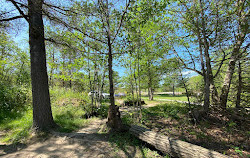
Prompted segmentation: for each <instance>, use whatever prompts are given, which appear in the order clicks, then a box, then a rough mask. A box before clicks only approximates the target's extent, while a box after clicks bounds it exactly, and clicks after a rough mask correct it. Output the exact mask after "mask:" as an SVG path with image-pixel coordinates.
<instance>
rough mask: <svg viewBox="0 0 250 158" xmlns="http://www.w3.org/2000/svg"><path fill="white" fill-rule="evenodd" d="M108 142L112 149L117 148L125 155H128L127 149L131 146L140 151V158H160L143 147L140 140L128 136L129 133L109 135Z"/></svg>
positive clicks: (157, 154)
mask: <svg viewBox="0 0 250 158" xmlns="http://www.w3.org/2000/svg"><path fill="white" fill-rule="evenodd" d="M109 142H110V143H111V145H112V146H113V147H115V148H119V149H121V150H123V151H124V152H125V153H129V152H128V150H129V148H128V147H130V146H133V147H136V148H139V149H140V150H141V153H140V154H141V155H140V157H145V158H152V157H158V156H160V155H159V153H157V152H156V151H153V150H151V149H150V148H148V147H147V146H145V145H144V143H143V142H142V141H141V140H139V139H138V138H136V137H135V136H133V135H131V134H129V132H123V133H111V134H110V136H109Z"/></svg>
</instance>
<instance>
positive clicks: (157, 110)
mask: <svg viewBox="0 0 250 158" xmlns="http://www.w3.org/2000/svg"><path fill="white" fill-rule="evenodd" d="M187 112H188V108H187V106H186V105H185V104H181V103H166V104H160V105H157V106H154V107H150V108H147V109H143V110H142V116H143V117H142V120H143V121H147V120H148V119H149V118H150V117H164V118H169V117H171V118H173V119H176V120H178V119H180V116H179V115H180V114H186V113H187Z"/></svg>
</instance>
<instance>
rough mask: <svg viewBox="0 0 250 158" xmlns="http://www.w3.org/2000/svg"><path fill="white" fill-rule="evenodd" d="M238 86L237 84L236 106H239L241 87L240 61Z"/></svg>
mask: <svg viewBox="0 0 250 158" xmlns="http://www.w3.org/2000/svg"><path fill="white" fill-rule="evenodd" d="M238 79H239V80H238V86H237V100H236V108H240V100H241V89H242V85H243V82H242V76H241V63H240V61H239V63H238Z"/></svg>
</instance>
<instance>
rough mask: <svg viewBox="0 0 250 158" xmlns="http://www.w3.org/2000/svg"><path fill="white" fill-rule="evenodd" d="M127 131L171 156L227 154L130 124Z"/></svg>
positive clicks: (215, 156)
mask: <svg viewBox="0 0 250 158" xmlns="http://www.w3.org/2000/svg"><path fill="white" fill-rule="evenodd" d="M129 132H130V133H131V134H132V135H134V136H136V137H138V138H139V139H141V140H143V141H144V142H146V143H148V144H150V145H153V146H154V147H155V148H156V149H158V150H160V151H161V152H163V153H165V154H168V155H170V156H172V157H180V158H228V156H226V155H223V154H220V153H218V152H216V151H212V150H208V149H206V148H203V147H201V146H198V145H193V144H190V143H187V142H184V141H181V140H177V139H172V138H169V137H167V136H164V135H161V134H159V133H156V132H153V131H150V130H148V129H146V128H143V127H140V126H136V125H134V126H132V127H131V128H130V129H129Z"/></svg>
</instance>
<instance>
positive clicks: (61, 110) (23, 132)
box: [0, 88, 105, 143]
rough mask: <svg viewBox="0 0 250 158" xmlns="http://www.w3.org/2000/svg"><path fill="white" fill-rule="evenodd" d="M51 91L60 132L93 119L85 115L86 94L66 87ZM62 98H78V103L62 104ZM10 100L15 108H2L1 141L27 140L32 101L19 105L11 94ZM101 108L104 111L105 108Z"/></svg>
mask: <svg viewBox="0 0 250 158" xmlns="http://www.w3.org/2000/svg"><path fill="white" fill-rule="evenodd" d="M50 92H51V93H50V94H51V106H52V113H53V118H54V121H55V122H56V124H58V125H59V126H60V128H58V130H59V131H60V132H72V131H75V130H77V129H79V128H81V127H83V126H86V125H87V124H88V123H89V122H90V121H91V119H88V120H87V119H85V118H84V117H83V115H84V114H85V113H86V110H85V109H86V108H84V106H86V105H87V102H88V97H87V95H86V94H84V93H80V92H75V91H73V90H69V89H64V88H54V89H51V90H50ZM5 95H6V94H5ZM7 95H8V94H7ZM29 97H31V96H29ZM62 98H67V99H69V100H74V99H78V100H77V102H78V105H74V104H71V103H67V104H60V100H61V99H62ZM26 99H27V98H26ZM9 100H10V101H9V102H7V103H13V108H11V109H10V110H9V109H7V110H6V109H3V108H2V109H0V118H1V119H0V131H3V133H4V136H3V137H2V138H0V141H2V142H8V143H17V142H25V141H26V140H27V138H29V136H30V135H31V133H32V122H33V114H32V106H31V103H30V102H28V101H26V102H22V105H18V106H17V105H15V104H16V101H15V98H14V99H12V100H14V101H15V102H13V101H12V100H11V96H10V99H9ZM27 100H28V99H27ZM11 101H12V102H11ZM19 107H21V108H19ZM101 110H102V111H103V113H104V111H105V110H103V109H101ZM103 115H105V114H103Z"/></svg>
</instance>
